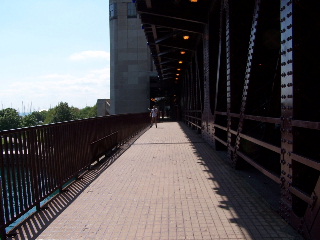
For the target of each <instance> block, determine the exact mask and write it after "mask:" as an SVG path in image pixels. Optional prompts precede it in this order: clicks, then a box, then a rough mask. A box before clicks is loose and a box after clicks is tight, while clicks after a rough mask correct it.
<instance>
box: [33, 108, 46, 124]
mask: <svg viewBox="0 0 320 240" xmlns="http://www.w3.org/2000/svg"><path fill="white" fill-rule="evenodd" d="M47 113H48V111H46V110H42V111H41V112H38V111H34V112H32V113H31V115H32V116H34V117H35V118H36V120H37V124H38V125H39V124H41V123H43V122H44V120H45V119H46V116H47Z"/></svg>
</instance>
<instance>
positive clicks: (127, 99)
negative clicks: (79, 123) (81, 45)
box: [109, 0, 155, 114]
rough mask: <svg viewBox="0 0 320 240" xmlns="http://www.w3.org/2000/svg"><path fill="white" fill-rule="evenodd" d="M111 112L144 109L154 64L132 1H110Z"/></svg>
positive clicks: (148, 95)
mask: <svg viewBox="0 0 320 240" xmlns="http://www.w3.org/2000/svg"><path fill="white" fill-rule="evenodd" d="M109 17H110V51H111V52H110V99H111V101H112V104H111V109H110V114H122V113H137V112H145V111H147V109H148V107H149V105H150V75H152V74H153V75H155V72H153V63H152V60H151V56H150V50H149V48H148V47H147V43H146V37H145V35H144V32H143V30H142V29H141V22H140V19H139V17H138V15H137V12H136V8H135V3H133V2H132V0H121V1H120V0H109Z"/></svg>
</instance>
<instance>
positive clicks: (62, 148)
mask: <svg viewBox="0 0 320 240" xmlns="http://www.w3.org/2000/svg"><path fill="white" fill-rule="evenodd" d="M148 125H149V117H148V114H146V113H142V114H126V115H114V116H107V117H98V118H89V119H85V120H76V121H70V122H63V123H57V124H50V125H44V126H37V127H30V128H23V129H17V130H9V131H2V132H0V137H1V138H0V139H1V141H2V142H1V144H0V151H1V153H0V171H1V186H0V190H1V191H0V192H1V196H2V198H1V201H0V216H1V217H2V218H1V219H0V227H1V234H4V232H5V228H6V227H8V226H9V225H10V224H11V223H12V222H14V221H15V220H16V219H18V218H19V217H20V216H22V215H23V214H25V213H26V212H28V211H29V210H30V209H32V208H33V207H37V209H38V210H39V209H40V208H41V206H40V205H41V201H43V200H44V199H45V198H47V197H48V196H49V195H51V194H52V193H54V192H55V191H56V190H60V191H61V190H62V188H63V186H64V184H66V183H67V182H68V181H70V180H71V179H73V178H76V177H77V176H78V175H79V174H80V173H81V172H82V171H84V170H85V169H87V168H88V167H90V165H91V164H92V163H93V162H95V161H97V160H98V158H99V157H101V156H103V155H105V154H106V153H108V152H109V151H111V150H112V149H114V148H116V147H118V146H120V145H122V144H124V143H125V142H126V141H128V140H129V139H130V138H132V137H133V136H134V135H136V134H137V133H138V132H139V131H141V130H142V129H144V128H146V127H147V126H148Z"/></svg>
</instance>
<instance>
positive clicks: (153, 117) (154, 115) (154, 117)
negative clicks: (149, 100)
mask: <svg viewBox="0 0 320 240" xmlns="http://www.w3.org/2000/svg"><path fill="white" fill-rule="evenodd" d="M157 115H158V108H156V106H155V105H153V108H152V109H151V112H150V117H151V124H150V128H151V127H152V125H153V123H155V124H156V128H157Z"/></svg>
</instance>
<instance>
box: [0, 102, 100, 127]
mask: <svg viewBox="0 0 320 240" xmlns="http://www.w3.org/2000/svg"><path fill="white" fill-rule="evenodd" d="M96 116H97V105H95V106H93V107H85V108H83V109H79V108H76V107H69V105H68V103H65V102H60V103H59V104H58V105H57V106H56V107H54V108H51V109H49V110H48V111H46V110H43V111H34V112H32V113H31V114H29V115H26V116H23V117H21V116H19V113H18V111H17V110H15V109H12V108H6V109H3V110H0V131H2V130H8V129H16V128H20V127H31V126H37V125H42V124H49V123H57V122H64V121H70V120H75V119H85V118H90V117H96Z"/></svg>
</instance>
